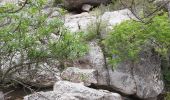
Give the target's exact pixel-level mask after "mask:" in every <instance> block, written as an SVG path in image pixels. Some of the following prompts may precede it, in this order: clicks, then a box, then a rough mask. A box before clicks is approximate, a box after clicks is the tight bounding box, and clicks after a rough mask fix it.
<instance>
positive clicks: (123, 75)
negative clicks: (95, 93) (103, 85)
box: [109, 61, 136, 95]
mask: <svg viewBox="0 0 170 100" xmlns="http://www.w3.org/2000/svg"><path fill="white" fill-rule="evenodd" d="M109 75H110V86H111V87H112V88H114V89H116V90H118V91H120V92H122V93H124V94H127V95H133V94H135V93H136V84H135V80H134V78H133V75H132V64H131V63H130V62H128V61H127V62H122V63H121V64H119V65H118V66H117V67H116V68H115V69H114V70H112V68H111V67H110V68H109Z"/></svg>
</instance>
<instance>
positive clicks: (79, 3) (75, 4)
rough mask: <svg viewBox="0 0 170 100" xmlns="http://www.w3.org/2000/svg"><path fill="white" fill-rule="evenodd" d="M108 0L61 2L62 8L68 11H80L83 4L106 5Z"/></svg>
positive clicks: (65, 0)
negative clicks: (62, 3)
mask: <svg viewBox="0 0 170 100" xmlns="http://www.w3.org/2000/svg"><path fill="white" fill-rule="evenodd" d="M109 1H110V0H63V2H64V6H65V7H66V8H67V9H69V10H72V9H81V7H82V5H83V4H90V5H94V6H96V5H100V4H107V3H108V2H109Z"/></svg>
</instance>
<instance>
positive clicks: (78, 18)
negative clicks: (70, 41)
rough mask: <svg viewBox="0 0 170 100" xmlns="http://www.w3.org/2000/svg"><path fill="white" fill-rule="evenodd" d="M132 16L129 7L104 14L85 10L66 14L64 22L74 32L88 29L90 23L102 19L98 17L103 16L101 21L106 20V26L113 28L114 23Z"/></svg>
mask: <svg viewBox="0 0 170 100" xmlns="http://www.w3.org/2000/svg"><path fill="white" fill-rule="evenodd" d="M130 17H131V18H133V15H132V13H131V12H130V11H129V10H128V9H123V10H119V11H113V12H105V13H104V14H102V15H96V14H94V13H87V12H84V13H81V14H76V15H70V14H68V15H66V16H65V23H64V24H65V26H66V27H67V28H68V29H69V30H70V31H72V32H78V31H86V30H88V29H87V28H88V27H89V25H91V24H94V25H95V22H96V20H100V19H98V18H101V19H102V21H101V23H104V22H105V23H106V28H109V29H112V28H113V26H114V25H117V24H119V23H121V22H123V21H125V20H129V19H130Z"/></svg>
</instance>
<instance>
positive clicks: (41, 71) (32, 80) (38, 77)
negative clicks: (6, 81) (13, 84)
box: [12, 61, 61, 87]
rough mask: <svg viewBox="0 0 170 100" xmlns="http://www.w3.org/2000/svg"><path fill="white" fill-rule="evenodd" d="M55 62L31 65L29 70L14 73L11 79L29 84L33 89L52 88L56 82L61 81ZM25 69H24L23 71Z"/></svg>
mask: <svg viewBox="0 0 170 100" xmlns="http://www.w3.org/2000/svg"><path fill="white" fill-rule="evenodd" d="M56 63H57V62H56V61H53V62H49V64H48V63H45V62H44V63H41V64H39V65H38V66H35V65H32V66H30V69H26V68H27V66H25V67H23V69H21V70H18V71H16V72H15V73H14V74H13V75H12V77H13V79H15V80H18V81H21V82H23V83H26V84H29V85H31V86H35V87H52V86H53V85H54V83H55V82H56V81H59V80H61V78H60V70H59V69H58V67H57V66H58V64H56ZM24 68H25V69H24Z"/></svg>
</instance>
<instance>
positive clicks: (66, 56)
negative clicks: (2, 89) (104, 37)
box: [0, 0, 88, 83]
mask: <svg viewBox="0 0 170 100" xmlns="http://www.w3.org/2000/svg"><path fill="white" fill-rule="evenodd" d="M45 4H46V0H29V2H28V3H27V4H26V5H25V6H24V7H23V8H22V9H20V6H18V7H16V6H15V5H11V4H10V5H9V4H7V5H4V6H3V7H0V21H1V23H0V63H1V65H2V69H3V68H4V67H5V68H6V69H7V70H5V71H4V72H2V71H1V76H0V78H1V79H0V83H1V82H3V81H4V79H5V78H6V77H8V78H9V77H10V75H11V73H15V71H17V70H18V69H22V68H24V69H25V70H26V69H27V68H26V67H29V66H30V65H32V64H34V65H35V64H36V65H37V64H38V63H40V62H46V61H48V60H56V61H60V62H62V61H63V62H64V61H68V60H73V59H75V58H78V57H80V56H83V55H85V53H86V52H87V50H88V48H87V45H86V43H84V42H83V39H82V34H80V33H71V32H69V31H68V30H67V29H66V28H65V27H64V24H63V22H62V20H61V19H60V18H59V17H55V18H49V17H48V14H45V13H43V12H42V9H43V7H44V6H45ZM14 8H15V9H14ZM17 9H20V10H18V11H17ZM16 56H17V57H19V58H17V59H16V58H15V57H16ZM16 60H17V61H16ZM0 69H1V66H0Z"/></svg>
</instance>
